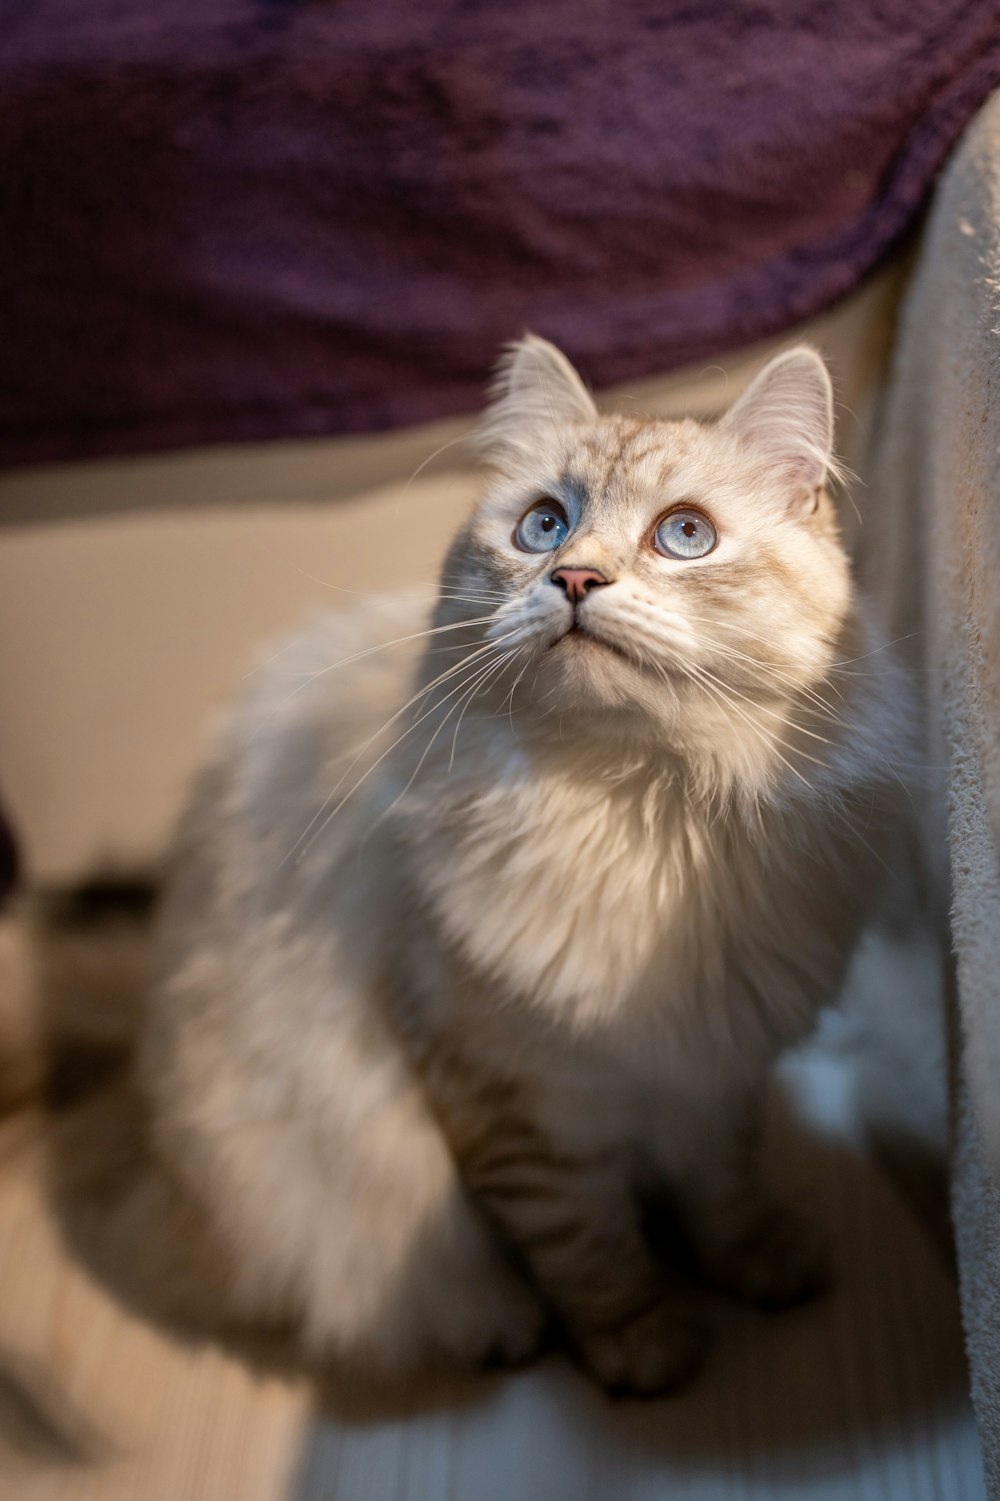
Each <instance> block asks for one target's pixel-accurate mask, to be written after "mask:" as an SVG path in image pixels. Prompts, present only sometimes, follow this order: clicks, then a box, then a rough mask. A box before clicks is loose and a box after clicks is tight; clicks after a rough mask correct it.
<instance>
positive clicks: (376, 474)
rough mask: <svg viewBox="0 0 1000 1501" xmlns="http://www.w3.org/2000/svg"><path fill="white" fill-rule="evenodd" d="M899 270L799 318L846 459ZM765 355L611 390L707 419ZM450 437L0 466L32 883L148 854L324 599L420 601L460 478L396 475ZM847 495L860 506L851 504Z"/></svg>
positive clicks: (868, 395)
mask: <svg viewBox="0 0 1000 1501" xmlns="http://www.w3.org/2000/svg"><path fill="white" fill-rule="evenodd" d="M898 282H899V274H898V273H897V272H896V271H892V272H890V273H886V274H883V275H882V276H881V277H879V278H878V279H876V280H874V281H873V282H871V283H870V284H869V285H868V286H866V287H865V288H863V289H862V290H861V291H860V292H859V293H858V294H856V295H855V296H854V297H852V298H851V299H849V300H848V301H847V302H845V303H843V304H841V306H840V307H839V308H837V309H836V310H835V311H834V312H833V313H831V314H829V315H827V316H825V317H824V318H822V319H819V320H816V322H814V323H813V324H811V325H810V326H809V327H808V328H807V329H805V330H803V333H804V334H805V335H806V336H808V337H809V338H811V339H812V340H813V341H814V342H816V343H817V344H818V345H819V346H820V347H821V348H822V349H823V351H824V353H825V354H827V356H828V357H829V358H830V360H831V363H832V366H833V370H834V376H835V381H836V385H837V391H838V398H839V403H840V410H839V413H838V419H839V429H840V450H841V452H842V453H843V454H844V455H845V456H846V457H847V460H848V462H849V463H851V464H852V465H853V466H854V467H856V468H858V467H860V468H862V469H863V467H864V458H863V450H864V439H865V434H866V431H867V429H868V426H869V424H870V419H871V414H872V408H873V403H874V401H875V400H876V398H877V396H878V391H879V382H880V379H881V374H882V369H883V364H884V358H885V352H886V349H887V347H888V339H889V332H890V328H891V320H892V316H893V311H894V305H895V297H896V293H897V289H898ZM792 337H794V336H789V339H783V340H781V341H780V343H782V344H784V343H787V342H789V341H790V339H791V338H792ZM772 347H776V344H773V345H768V346H766V347H765V346H758V347H756V348H754V349H751V350H748V351H743V352H741V353H740V354H738V355H734V356H732V357H727V358H725V359H723V360H721V361H719V362H718V363H716V364H713V365H712V366H711V367H706V368H705V369H701V368H699V369H693V370H688V371H683V372H680V373H679V374H676V375H673V376H671V377H668V378H664V379H661V380H654V381H645V382H636V383H632V384H631V385H630V386H628V387H627V388H622V389H621V390H619V391H617V392H614V393H611V399H612V400H613V401H614V403H615V404H618V405H620V406H621V407H622V409H624V410H638V411H650V412H656V413H668V414H676V413H679V412H682V411H689V412H696V413H710V412H713V411H716V410H718V409H720V408H721V407H723V406H725V405H726V404H727V403H728V402H729V401H730V400H731V399H732V397H733V396H734V395H735V393H736V392H737V391H738V390H739V389H740V388H741V387H742V385H743V384H744V383H745V381H746V379H747V378H748V376H749V374H750V373H751V372H752V370H753V369H754V368H755V367H756V366H757V364H759V362H760V360H761V358H762V357H763V356H764V355H765V354H766V353H767V352H769V350H770V349H771V348H772ZM462 428H463V425H462V424H460V423H444V424H435V425H434V426H432V427H428V428H424V429H420V430H414V431H410V432H407V433H401V434H394V435H391V436H387V437H384V438H381V439H375V440H373V439H360V440H358V439H354V440H346V441H345V440H341V441H330V442H315V443H308V444H307V443H291V444H272V445H267V446H262V447H256V448H242V449H235V450H213V451H205V452H200V453H199V452H196V453H190V454H184V455H172V456H166V457H160V458H152V459H139V460H130V461H119V462H114V463H91V464H88V465H77V466H66V467H62V468H48V469H36V470H31V471H22V472H19V473H17V472H15V473H8V474H7V475H5V476H2V477H0V522H2V523H3V524H2V525H0V788H2V790H3V796H4V799H5V801H6V803H7V805H8V808H9V810H10V812H11V814H12V816H13V818H14V820H15V822H16V823H17V824H18V825H19V828H20V831H21V835H22V839H23V841H24V845H25V849H26V853H27V856H28V860H29V864H30V866H31V867H32V868H33V870H34V871H35V872H36V873H37V874H39V875H42V876H45V877H64V876H68V875H72V874H75V873H78V872H79V871H81V870H82V869H85V868H86V867H87V866H89V865H91V864H93V863H95V862H98V861H118V862H123V863H126V864H128V863H134V862H136V861H141V860H143V859H146V858H148V857H149V856H151V855H153V854H155V852H156V851H157V850H158V849H160V848H161V847H162V844H163V841H164V838H165V837H166V832H167V830H168V828H169V825H170V823H171V821H172V819H173V818H174V816H175V813H176V810H177V806H178V803H179V800H180V798H181V796H182V792H183V787H184V785H185V783H186V781H187V778H188V776H189V775H190V771H191V769H192V766H193V765H194V763H195V761H196V760H197V757H198V754H199V747H200V746H201V745H202V744H203V741H204V734H205V727H206V723H207V721H208V720H209V717H210V715H211V712H212V710H213V709H215V708H216V707H217V706H218V705H220V704H222V703H224V702H225V700H226V699H227V697H228V696H229V695H230V694H231V693H232V692H233V691H234V690H235V689H236V688H237V687H238V685H239V682H240V680H241V677H242V676H243V675H244V674H245V673H246V671H247V670H248V667H249V665H250V664H251V662H252V660H253V658H254V655H255V653H256V652H257V651H258V650H259V649H260V643H262V642H266V641H267V638H268V637H271V636H273V635H274V634H275V633H276V632H280V631H282V630H283V629H285V628H286V627H287V626H289V625H291V624H293V623H294V622H296V621H297V620H299V619H301V618H302V617H303V616H305V615H307V614H308V613H309V612H310V611H312V610H313V609H316V608H323V607H328V606H331V605H333V606H335V607H338V608H339V607H342V606H346V605H349V604H350V599H351V596H350V594H349V593H342V592H339V591H341V590H372V589H382V588H392V587H394V586H396V585H399V584H403V583H413V582H415V581H417V580H421V581H426V582H427V583H428V592H429V593H430V586H431V583H432V581H433V578H434V574H435V569H436V567H437V563H438V560H439V558H440V555H441V552H442V550H443V548H444V546H445V544H446V541H447V539H448V536H449V535H450V533H451V531H452V529H453V528H454V526H455V523H456V521H457V520H458V518H459V517H460V516H461V515H462V514H463V512H464V511H465V509H466V507H467V506H468V504H469V503H470V500H471V497H472V496H473V494H474V493H475V479H474V476H472V475H470V474H468V473H467V472H463V471H462V470H461V469H456V468H455V467H454V466H455V463H456V454H457V453H460V450H457V449H456V448H455V447H448V448H446V449H445V450H444V451H443V452H441V453H440V454H439V455H438V457H437V458H436V459H434V460H433V461H432V462H431V463H428V464H427V467H426V468H425V469H424V470H423V472H422V473H420V474H419V475H418V476H417V477H416V478H415V479H413V481H412V482H411V483H409V484H407V483H406V480H407V476H408V475H410V474H412V473H413V471H414V470H415V469H416V468H417V466H418V465H420V464H421V463H423V461H424V460H425V459H427V457H428V456H429V455H431V454H433V453H434V452H435V450H437V449H438V448H439V447H440V446H441V445H442V444H449V443H451V441H452V440H453V439H454V438H455V437H456V436H458V435H459V434H460V433H461V431H462ZM856 499H857V501H858V503H859V507H860V509H861V511H862V513H863V512H864V510H865V507H866V506H867V505H868V504H870V503H871V497H869V496H868V495H867V494H866V493H865V492H864V491H863V490H862V491H860V492H856Z"/></svg>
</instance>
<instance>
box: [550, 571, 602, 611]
mask: <svg viewBox="0 0 1000 1501" xmlns="http://www.w3.org/2000/svg"><path fill="white" fill-rule="evenodd" d="M549 578H550V579H551V580H552V582H553V583H554V584H555V585H556V586H557V587H558V588H560V589H562V590H564V591H565V594H566V598H567V599H568V600H569V601H570V603H571V604H574V605H575V604H576V603H577V601H578V600H581V599H582V598H583V596H584V595H585V594H586V593H587V592H588V591H589V590H590V589H598V588H600V586H601V585H602V584H610V582H611V580H610V579H606V578H605V577H604V574H603V573H598V571H597V569H596V568H557V569H556V570H555V572H554V573H550V574H549Z"/></svg>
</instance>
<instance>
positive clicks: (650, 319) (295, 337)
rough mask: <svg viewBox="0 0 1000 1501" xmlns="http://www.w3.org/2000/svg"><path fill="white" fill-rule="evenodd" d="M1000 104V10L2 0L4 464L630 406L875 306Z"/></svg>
mask: <svg viewBox="0 0 1000 1501" xmlns="http://www.w3.org/2000/svg"><path fill="white" fill-rule="evenodd" d="M998 83H1000V5H998V3H997V0H822V3H819V0H714V3H713V0H140V3H138V4H136V3H134V0H0V199H2V203H0V285H2V289H3V290H2V295H3V308H4V311H3V319H2V337H0V460H2V461H4V462H8V463H9V462H18V461H29V460H37V459H42V458H62V457H69V456H73V455H81V454H95V453H102V452H113V451H125V450H139V449H149V448H160V447H169V446H175V445H181V444H187V443H195V442H206V441H209V442H215V441H226V442H228V441H233V440H238V439H248V438H265V437H278V436H290V435H295V434H300V435H301V434H313V433H344V432H355V431H359V430H363V429H373V428H384V427H390V426H393V425H395V424H399V423H409V422H414V421H418V420H421V419H425V418H431V417H436V416H440V415H442V414H444V413H448V412H455V411H460V410H465V409H467V408H471V407H474V406H475V405H476V404H477V403H478V401H479V399H480V393H481V388H482V384H483V381H484V378H485V377H486V374H487V370H488V368H489V366H490V364H491V363H492V361H493V360H494V358H495V356H496V353H497V349H498V346H499V345H500V344H501V342H502V341H503V340H505V339H509V338H511V337H512V336H513V335H516V334H518V333H519V332H521V330H522V329H523V328H525V327H526V326H529V327H531V328H534V329H536V330H538V331H539V332H540V333H543V334H546V335H548V336H549V337H551V338H553V339H555V340H556V341H557V342H558V343H560V344H561V345H562V346H563V347H564V348H566V350H567V351H568V352H569V353H570V354H571V355H572V356H573V357H574V358H575V359H576V360H577V361H578V362H579V364H580V365H581V367H582V368H583V370H584V371H585V372H586V373H587V375H588V377H589V378H590V379H591V380H592V381H594V382H595V383H597V384H603V383H606V382H609V381H616V380H621V379H625V378H631V377H634V376H639V375H642V374H644V373H647V372H651V371H655V370H662V369H665V368H667V367H670V366H674V365H678V364H681V363H683V362H685V361H689V360H698V359H702V358H707V357H710V356H711V355H712V354H713V353H715V352H717V351H718V350H719V349H720V348H723V347H725V346H730V345H734V344H739V343H741V342H746V341H749V340H753V339H757V338H760V337H762V336H764V335H767V334H771V333H774V332H776V331H779V330H781V329H783V328H785V327H786V326H788V325H789V324H791V323H793V322H795V321H796V320H798V319H801V318H804V317H806V316H807V315H808V314H811V313H813V312H815V311H816V310H817V309H819V308H821V307H822V306H824V305H825V304H827V303H829V302H831V301H832V300H833V299H835V298H837V297H839V296H840V295H842V294H843V293H845V292H847V291H849V290H850V288H852V287H853V286H854V285H855V284H856V283H857V282H858V280H859V279H860V278H861V277H862V276H863V275H864V274H865V272H866V271H868V269H869V268H870V267H872V266H873V265H874V264H875V263H876V261H877V260H878V259H879V257H880V256H881V255H883V254H884V252H885V251H886V249H887V248H888V247H889V246H890V245H891V244H892V242H893V241H894V240H895V239H897V237H898V236H899V235H900V234H901V232H902V231H903V230H904V229H905V228H906V226H907V225H908V224H910V223H911V221H912V220H913V219H914V216H915V214H916V213H917V211H918V210H919V208H920V206H921V204H922V203H923V202H924V200H925V198H926V195H927V192H928V189H929V187H930V185H931V183H932V181H933V179H934V176H935V173H936V172H937V170H938V168H939V166H940V165H941V162H942V160H943V158H944V156H945V154H946V153H947V152H948V150H949V148H950V147H951V146H952V144H953V143H954V142H955V140H956V139H957V137H958V135H959V133H960V131H961V130H962V128H963V126H964V125H965V124H966V122H967V121H968V119H969V118H970V116H971V114H972V113H973V111H974V110H975V109H976V108H977V106H978V105H979V104H980V103H981V102H982V101H983V100H984V98H985V97H986V95H987V94H988V93H989V91H990V90H991V89H992V88H993V87H994V86H995V85H997V84H998Z"/></svg>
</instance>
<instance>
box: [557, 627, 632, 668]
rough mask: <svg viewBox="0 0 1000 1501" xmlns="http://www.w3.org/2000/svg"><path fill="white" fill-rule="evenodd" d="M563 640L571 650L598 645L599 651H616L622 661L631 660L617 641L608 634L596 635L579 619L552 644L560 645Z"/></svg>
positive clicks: (585, 649) (588, 648) (585, 648)
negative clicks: (609, 638)
mask: <svg viewBox="0 0 1000 1501" xmlns="http://www.w3.org/2000/svg"><path fill="white" fill-rule="evenodd" d="M563 642H566V644H567V645H568V646H569V648H570V649H571V650H573V649H575V650H584V651H587V650H590V649H591V648H594V647H596V648H597V650H598V651H610V652H614V654H615V656H616V657H621V659H622V661H624V662H627V661H629V657H628V656H627V655H626V653H625V652H623V651H622V649H621V647H620V646H616V645H615V643H614V642H613V641H609V640H608V639H607V637H606V636H597V635H595V634H594V632H593V631H589V630H588V629H587V628H586V626H584V625H581V624H580V622H579V621H574V623H573V624H572V625H571V626H570V628H569V630H568V631H564V632H563V634H562V635H561V636H560V637H559V639H558V641H554V642H553V643H552V644H553V646H560V645H562V643H563Z"/></svg>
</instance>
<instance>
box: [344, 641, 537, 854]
mask: <svg viewBox="0 0 1000 1501" xmlns="http://www.w3.org/2000/svg"><path fill="white" fill-rule="evenodd" d="M511 655H512V652H510V651H507V652H504V653H501V657H500V661H499V662H496V661H493V662H487V663H486V664H485V666H484V665H483V664H482V663H480V664H478V666H477V667H476V669H475V670H474V671H473V673H472V685H471V688H470V686H469V684H470V680H469V678H468V677H467V678H465V679H464V680H463V681H462V682H461V683H460V684H459V685H458V687H457V688H456V689H455V690H454V692H453V693H449V694H446V695H445V697H444V698H443V699H439V700H438V702H437V703H436V704H432V705H431V707H430V709H428V711H427V713H426V714H423V715H421V717H420V718H419V719H418V720H417V721H416V724H413V725H411V726H410V729H409V730H406V731H404V733H403V734H402V735H400V736H399V738H398V739H397V740H396V741H395V742H394V743H393V745H391V746H390V747H389V750H390V751H392V750H395V748H396V746H397V745H399V744H400V743H401V742H402V741H403V740H405V739H406V737H407V735H408V734H409V733H410V732H411V731H412V730H414V729H416V728H417V725H420V724H422V723H423V721H424V720H425V719H427V718H429V716H430V715H431V714H433V713H434V711H435V710H436V709H440V708H441V707H442V705H443V704H445V703H447V701H448V699H449V698H453V697H454V696H455V693H458V694H460V695H462V696H461V697H459V698H458V700H457V702H456V703H454V704H453V705H452V707H451V708H450V709H449V710H448V712H447V714H445V716H444V718H443V719H442V720H441V722H440V723H439V724H438V725H436V726H435V728H434V732H433V734H432V735H431V738H430V740H429V741H428V742H427V745H426V746H425V747H424V750H423V753H422V755H421V757H420V759H419V761H418V762H417V764H416V766H415V767H414V768H413V771H412V772H411V773H410V777H409V780H408V781H407V783H406V786H405V787H404V788H403V789H402V791H401V792H398V793H397V794H396V796H395V797H394V798H393V800H392V802H391V803H390V804H389V806H388V807H387V808H384V809H383V810H382V812H381V813H380V814H379V815H378V817H377V818H376V819H375V820H374V822H373V823H372V824H371V826H370V828H369V829H368V830H367V833H366V834H365V838H366V839H369V838H370V837H371V835H372V834H373V833H374V831H375V830H376V829H377V828H378V826H379V824H381V823H382V822H383V821H384V820H385V819H386V818H388V817H389V815H390V813H392V811H393V809H394V808H396V807H398V805H399V804H400V803H401V802H402V800H403V798H404V797H405V796H406V794H407V793H408V792H409V790H410V788H411V787H412V786H413V784H414V782H415V781H416V779H417V776H418V775H419V773H420V770H421V768H422V767H423V764H424V762H425V761H426V760H427V757H428V756H429V755H430V753H431V749H432V747H433V745H434V742H435V741H436V740H437V737H438V735H440V733H441V731H442V730H443V729H444V727H445V725H446V724H447V722H448V720H449V719H450V718H451V716H452V714H454V713H455V711H456V709H458V708H460V707H461V706H462V705H463V704H464V705H465V706H466V707H467V706H468V704H469V703H470V702H471V700H472V698H474V697H475V694H476V692H477V691H478V689H479V688H480V687H481V686H482V684H483V683H484V681H485V680H486V679H487V678H488V677H489V676H490V674H491V673H493V672H495V671H496V670H497V668H498V667H503V666H505V665H506V662H507V660H508V659H509V657H510V656H511ZM464 712H465V710H464V708H463V709H462V713H464ZM458 722H459V724H461V722H462V716H461V714H460V715H459V721H458ZM457 734H458V725H456V727H455V735H456V737H457ZM454 751H455V742H454V739H453V740H452V756H454ZM386 754H387V755H388V754H389V752H388V751H387V752H386ZM375 764H376V765H377V764H378V763H377V762H376V763H375ZM451 767H452V761H451V760H449V762H448V770H449V771H450V770H451ZM373 769H374V768H373V767H372V768H369V770H373ZM365 775H366V776H367V775H368V773H367V772H366V773H365ZM362 780H364V778H362ZM358 785H360V784H358ZM353 790H354V789H352V791H353ZM348 796H350V794H348ZM336 811H337V810H336V809H334V813H336ZM333 816H334V815H333V814H331V815H330V817H331V818H332V817H333ZM327 822H329V820H327ZM319 832H322V830H320V831H319Z"/></svg>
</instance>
